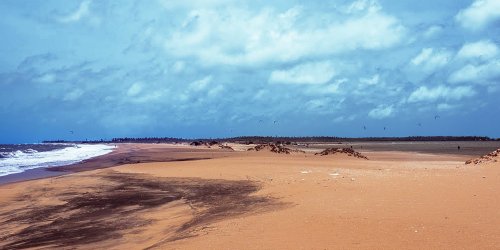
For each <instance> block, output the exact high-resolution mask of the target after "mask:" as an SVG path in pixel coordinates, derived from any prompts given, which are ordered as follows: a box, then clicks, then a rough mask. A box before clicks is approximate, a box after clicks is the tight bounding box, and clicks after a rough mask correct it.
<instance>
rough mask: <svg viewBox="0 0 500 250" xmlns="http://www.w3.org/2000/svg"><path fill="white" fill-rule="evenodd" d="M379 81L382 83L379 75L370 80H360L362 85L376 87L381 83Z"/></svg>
mask: <svg viewBox="0 0 500 250" xmlns="http://www.w3.org/2000/svg"><path fill="white" fill-rule="evenodd" d="M379 81H380V75H379V74H375V75H373V76H372V77H369V78H360V79H359V82H360V83H363V84H366V85H376V84H377V83H379Z"/></svg>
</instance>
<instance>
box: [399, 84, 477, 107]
mask: <svg viewBox="0 0 500 250" xmlns="http://www.w3.org/2000/svg"><path fill="white" fill-rule="evenodd" d="M475 94H476V92H475V91H474V89H473V88H472V87H470V86H459V87H455V88H451V87H446V86H444V85H439V86H437V87H435V88H428V87H427V86H422V87H419V88H418V89H416V90H415V91H413V92H412V93H411V94H410V97H408V102H410V103H415V102H432V101H436V100H438V99H445V100H460V99H462V98H465V97H471V96H474V95H475Z"/></svg>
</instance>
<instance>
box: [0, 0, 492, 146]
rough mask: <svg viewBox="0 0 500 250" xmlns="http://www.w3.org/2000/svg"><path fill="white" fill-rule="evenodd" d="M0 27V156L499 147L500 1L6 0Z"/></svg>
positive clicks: (0, 7)
mask: <svg viewBox="0 0 500 250" xmlns="http://www.w3.org/2000/svg"><path fill="white" fill-rule="evenodd" d="M0 16H2V18H1V19H0V34H1V38H0V143H25V142H39V141H42V140H54V139H65V140H84V139H89V140H90V139H101V138H103V139H110V138H114V137H155V136H158V137H183V138H198V137H204V138H216V137H232V136H243V135H265V136H318V135H324V136H342V137H365V136H417V135H478V136H490V137H500V127H499V126H498V124H500V116H499V114H500V98H499V96H500V95H499V94H500V0H421V1H410V0H398V1H396V0H357V1H345V0H334V1H325V0H313V1H298V0H295V1H284V0H277V1H264V0H252V1H236V0H193V1H184V0H179V1H178V0H151V1H141V0H128V1H126V0H123V1H95V0H94V1H92V0H83V1H82V0H76V1H75V0H44V1H41V0H35V1H18V0H2V1H0Z"/></svg>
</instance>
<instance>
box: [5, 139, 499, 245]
mask: <svg viewBox="0 0 500 250" xmlns="http://www.w3.org/2000/svg"><path fill="white" fill-rule="evenodd" d="M127 147H129V148H126V147H123V148H122V149H123V151H120V152H118V151H117V153H116V154H115V156H112V155H111V158H109V157H110V155H108V156H107V157H108V158H107V159H108V160H102V158H100V160H101V161H102V162H103V163H102V164H99V160H96V159H94V160H92V161H89V162H90V163H85V164H89V165H86V166H85V167H83V166H80V167H79V168H77V169H78V171H80V172H77V173H71V174H67V175H62V176H57V177H51V178H44V179H40V180H32V181H24V182H19V183H11V184H4V185H1V186H0V224H2V227H1V228H0V248H6V249H22V248H29V247H33V248H40V247H41V248H44V247H45V248H78V249H96V248H101V249H102V248H107V249H108V248H109V249H124V248H126V249H146V248H149V249H338V248H347V249H352V248H354V249H374V248H376V249H379V248H384V249H401V248H404V249H408V248H410V249H429V248H432V249H434V248H440V249H442V248H452V249H456V248H460V249H496V248H497V247H498V244H499V243H500V228H499V227H498V225H500V201H498V190H500V164H499V162H493V163H488V164H484V165H478V166H471V165H465V164H464V162H465V161H466V160H468V159H470V158H471V157H470V156H469V155H461V154H450V153H448V152H440V153H439V154H434V153H428V152H426V153H422V152H401V151H400V152H395V151H380V150H365V151H361V152H362V153H363V154H364V155H366V156H367V157H368V158H369V160H364V159H357V158H352V157H347V156H336V155H335V156H315V155H314V154H312V153H310V152H308V153H297V154H292V155H277V154H271V153H265V152H238V151H237V152H230V151H221V150H219V149H207V148H195V147H190V146H186V145H149V144H141V145H137V144H130V145H127ZM238 147H241V148H244V146H239V145H234V148H236V149H238ZM364 149H366V148H365V147H364ZM308 150H313V149H311V148H308ZM315 150H320V149H319V147H318V148H317V149H315ZM132 151H133V153H131V152H132ZM126 152H129V153H126ZM120 154H122V155H121V156H120ZM117 155H118V156H117ZM124 156H126V157H125V158H126V160H125V161H124ZM104 158H106V157H104ZM111 159H114V160H111ZM138 161H139V162H138ZM111 162H113V164H111ZM96 167H99V168H100V167H107V168H102V169H95V168H96ZM90 169H94V170H90ZM62 170H64V171H67V169H59V171H62Z"/></svg>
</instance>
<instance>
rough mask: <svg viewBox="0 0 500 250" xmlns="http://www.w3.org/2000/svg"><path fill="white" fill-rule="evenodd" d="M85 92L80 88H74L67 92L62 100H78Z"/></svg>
mask: <svg viewBox="0 0 500 250" xmlns="http://www.w3.org/2000/svg"><path fill="white" fill-rule="evenodd" d="M84 93H85V92H84V91H83V90H81V89H74V90H73V91H71V92H69V93H67V94H66V95H65V96H64V98H63V100H64V101H75V100H78V99H79V98H80V97H81V96H82V95H83V94H84Z"/></svg>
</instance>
